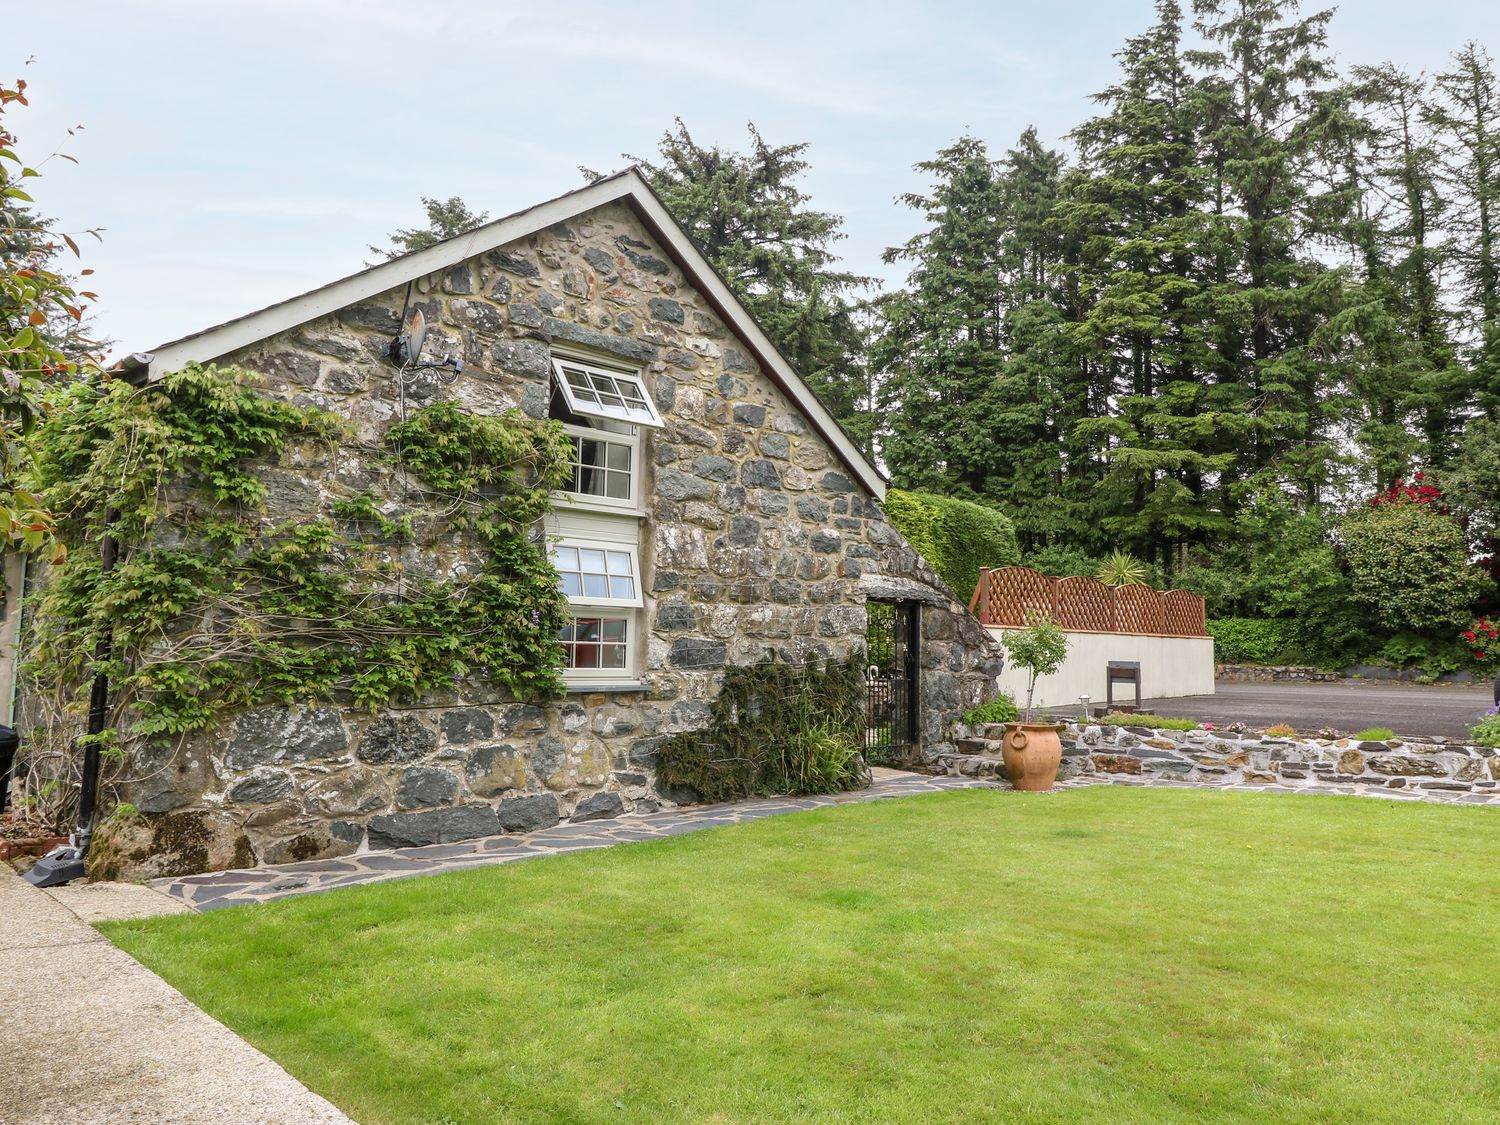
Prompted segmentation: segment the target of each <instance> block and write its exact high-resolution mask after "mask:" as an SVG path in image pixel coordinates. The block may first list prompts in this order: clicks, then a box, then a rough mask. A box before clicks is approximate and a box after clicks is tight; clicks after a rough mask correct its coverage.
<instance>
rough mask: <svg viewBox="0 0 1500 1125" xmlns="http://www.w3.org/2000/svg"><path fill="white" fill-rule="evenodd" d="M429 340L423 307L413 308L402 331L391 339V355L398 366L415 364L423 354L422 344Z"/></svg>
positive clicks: (392, 360)
mask: <svg viewBox="0 0 1500 1125" xmlns="http://www.w3.org/2000/svg"><path fill="white" fill-rule="evenodd" d="M426 341H427V317H425V316H424V315H422V310H421V309H413V310H412V313H411V316H409V317H407V318H406V323H405V324H404V325H402V327H401V332H400V333H399V334H398V335H397V336H396V338H395V339H394V340H392V341H391V346H390V349H389V355H390V357H391V362H392V363H394V364H395V365H396V366H398V367H409V366H411V365H412V364H415V363H416V362H417V360H418V359H419V358H420V357H421V355H422V345H423V344H424V343H425V342H426Z"/></svg>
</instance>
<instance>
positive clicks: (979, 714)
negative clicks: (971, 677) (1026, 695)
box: [963, 691, 1020, 727]
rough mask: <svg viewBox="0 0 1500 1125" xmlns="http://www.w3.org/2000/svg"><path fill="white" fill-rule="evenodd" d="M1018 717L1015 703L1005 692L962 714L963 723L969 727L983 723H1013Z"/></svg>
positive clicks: (1018, 713)
mask: <svg viewBox="0 0 1500 1125" xmlns="http://www.w3.org/2000/svg"><path fill="white" fill-rule="evenodd" d="M1019 715H1020V712H1019V711H1017V710H1016V701H1015V700H1014V699H1012V698H1011V697H1010V695H1009V694H1008V693H1006V692H1003V691H1002V692H1001V693H1000V694H999V695H997V696H995V698H994V699H991V700H990V701H989V702H988V703H981V704H980V705H979V706H978V707H971V708H970V709H969V710H967V711H965V712H964V715H963V722H964V723H965V724H966V725H968V726H971V727H976V726H980V725H982V724H984V723H1013V722H1015V721H1016V718H1017V717H1018V716H1019Z"/></svg>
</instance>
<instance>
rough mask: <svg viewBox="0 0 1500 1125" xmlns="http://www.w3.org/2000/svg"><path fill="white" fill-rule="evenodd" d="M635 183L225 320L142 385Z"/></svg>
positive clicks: (157, 359) (188, 342)
mask: <svg viewBox="0 0 1500 1125" xmlns="http://www.w3.org/2000/svg"><path fill="white" fill-rule="evenodd" d="M636 180H637V176H636V174H635V173H633V172H632V173H629V174H625V175H619V176H611V177H610V178H609V179H607V180H600V181H599V182H598V183H595V184H590V185H589V186H588V187H585V188H579V189H578V190H577V191H575V192H570V193H569V194H567V195H564V196H560V197H558V198H557V199H554V200H551V201H550V202H547V203H542V204H539V205H538V206H536V207H532V208H530V209H529V210H526V211H521V212H518V213H517V214H515V215H509V216H507V217H506V218H503V219H497V220H496V221H495V222H493V223H486V224H485V225H484V226H482V227H475V228H474V229H473V230H471V231H468V232H466V233H464V234H461V235H457V236H456V237H454V238H448V239H444V240H443V241H442V242H439V243H437V244H436V245H435V246H429V247H427V248H426V249H425V250H418V251H416V252H415V253H412V254H406V255H403V256H402V257H400V258H397V259H395V260H394V261H390V262H382V263H381V264H380V265H378V266H375V267H373V268H372V269H368V270H364V271H362V272H360V273H357V274H354V275H353V276H351V277H346V278H344V279H343V280H341V281H335V282H333V283H332V284H330V285H325V286H323V287H322V288H320V289H314V290H313V291H312V292H310V293H304V294H302V295H301V296H300V297H293V298H292V299H291V300H288V301H283V302H281V303H280V304H277V305H272V306H270V307H269V308H264V309H261V310H260V311H259V312H255V313H250V314H249V315H248V316H243V317H240V318H239V319H238V320H231V321H229V322H227V323H225V324H221V325H219V326H218V327H217V328H210V329H208V330H207V331H205V332H200V333H198V334H197V335H195V336H186V337H184V338H182V339H180V340H174V341H172V342H171V343H169V344H163V345H162V346H161V347H159V348H157V349H156V350H155V351H154V352H152V353H151V367H150V372H151V373H150V377H151V378H153V379H157V378H160V377H161V376H162V375H165V374H167V373H168V372H171V371H177V370H179V369H180V368H182V367H185V366H186V365H187V364H189V363H206V362H208V361H209V360H213V359H218V358H219V357H220V356H224V355H228V354H229V353H230V352H235V351H238V350H239V349H240V348H245V347H249V346H250V345H251V344H256V343H259V342H260V341H261V340H265V339H269V338H270V337H272V336H274V335H276V334H277V333H278V332H285V331H286V330H287V329H290V328H296V327H297V326H298V325H299V324H306V323H307V322H308V321H310V320H317V319H318V318H319V317H321V316H327V315H328V314H330V313H334V312H337V311H338V310H339V309H342V308H346V307H348V306H349V305H353V304H358V303H359V302H360V301H365V300H368V299H369V298H371V297H375V296H378V295H379V294H381V293H384V292H386V291H388V290H391V289H395V288H396V287H398V286H401V285H405V284H407V283H408V282H410V281H415V280H416V279H417V278H419V277H426V276H427V275H428V274H431V273H437V272H438V271H439V270H445V269H447V268H448V267H449V266H456V265H458V264H459V263H460V262H464V261H467V260H468V259H470V258H473V257H476V256H478V255H480V254H483V253H484V252H485V251H487V250H494V249H495V248H496V247H499V246H504V245H506V244H507V243H510V242H515V241H516V240H517V239H521V238H525V237H526V236H527V235H530V234H535V233H536V232H537V231H539V230H544V229H545V228H547V227H550V226H552V225H553V224H554V223H560V222H562V221H564V220H566V219H570V218H573V217H574V216H575V215H578V214H580V213H581V212H583V211H591V210H593V209H594V208H596V207H602V206H603V205H604V204H606V203H613V202H615V201H616V200H619V199H623V198H626V197H628V196H631V195H634V194H635V183H636Z"/></svg>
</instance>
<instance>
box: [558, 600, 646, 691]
mask: <svg viewBox="0 0 1500 1125" xmlns="http://www.w3.org/2000/svg"><path fill="white" fill-rule="evenodd" d="M587 617H597V618H601V619H604V620H610V619H615V618H622V619H623V620H624V622H625V666H624V667H623V668H570V667H568V666H567V665H564V666H563V670H562V673H563V683H565V684H567V685H568V686H569V687H578V686H582V685H590V686H592V685H598V686H601V687H602V686H605V685H607V684H620V683H630V684H633V683H635V682H636V677H637V676H638V675H639V673H638V671H637V663H638V661H637V659H636V652H637V651H638V649H639V646H640V639H639V638H638V637H637V636H636V634H637V632H638V631H639V629H640V627H641V611H640V610H638V609H621V608H619V607H613V608H611V607H609V606H596V607H593V608H590V607H588V606H581V605H574V606H571V607H570V609H569V613H568V623H569V624H570V625H571V624H573V623H575V622H577V621H580V620H582V619H583V618H587ZM557 643H558V644H559V645H562V644H565V643H566V642H564V641H563V640H562V639H561V638H559V639H558V642H557ZM584 643H589V642H584Z"/></svg>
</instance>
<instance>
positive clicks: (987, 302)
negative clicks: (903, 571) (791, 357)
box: [874, 136, 1003, 495]
mask: <svg viewBox="0 0 1500 1125" xmlns="http://www.w3.org/2000/svg"><path fill="white" fill-rule="evenodd" d="M916 168H917V170H918V171H920V172H925V173H927V174H928V175H930V176H932V177H934V180H935V182H934V183H933V186H932V188H931V190H930V193H929V194H927V195H921V194H918V193H908V194H906V195H903V196H902V197H901V202H903V203H905V204H906V205H907V206H908V207H911V208H913V209H914V210H916V211H918V212H920V213H921V214H922V216H923V217H924V219H925V220H926V223H927V229H926V230H924V231H923V232H922V233H920V234H918V235H916V236H915V237H913V238H912V239H910V240H909V241H908V242H907V243H906V244H905V245H903V246H898V247H892V248H891V249H889V250H887V251H886V252H885V255H884V257H885V260H886V262H888V263H893V262H898V261H909V262H912V263H913V268H912V271H911V275H910V277H909V278H908V283H907V284H908V287H907V288H906V289H905V290H901V291H898V292H895V293H892V294H890V295H888V296H887V297H886V298H885V299H883V300H882V302H881V304H880V311H881V313H882V316H883V320H884V328H883V331H882V333H881V335H880V338H879V340H878V341H877V343H876V346H875V350H874V360H875V363H876V366H877V368H878V369H879V370H880V371H881V372H882V373H883V378H884V383H883V386H882V388H881V395H882V397H881V405H882V408H883V411H884V413H885V423H886V424H885V428H884V429H883V431H882V433H881V441H880V450H881V454H882V456H883V457H884V460H885V463H886V465H887V467H888V468H889V469H890V471H891V473H892V475H893V476H894V478H895V480H896V483H897V484H898V485H899V486H900V487H902V488H907V489H916V490H926V491H932V492H945V493H958V494H963V493H968V494H971V495H983V494H984V493H985V492H986V489H987V486H988V483H989V478H990V475H991V470H992V467H993V464H994V456H995V452H996V450H995V446H996V441H995V437H994V434H993V433H992V432H991V431H990V430H989V429H988V428H987V427H986V426H985V425H983V423H982V420H981V417H982V416H981V412H980V411H979V410H977V409H976V407H977V406H978V404H979V403H980V402H982V401H983V400H984V399H985V398H986V396H987V395H988V393H989V392H990V390H991V388H992V386H993V384H994V382H995V378H996V376H997V375H998V373H999V371H1000V367H1001V362H1002V355H1001V350H1000V348H1001V339H1002V324H1001V303H1002V297H1003V286H1002V283H1001V279H1000V257H1001V239H1002V233H1003V226H1002V221H1001V213H1002V200H1001V192H1000V185H999V178H998V170H997V166H996V164H995V162H994V161H993V160H992V159H991V158H990V155H989V153H988V151H987V150H986V148H985V145H984V142H982V141H980V140H977V139H976V138H974V137H967V136H965V137H960V138H959V139H958V140H957V141H955V142H954V143H953V144H951V145H949V146H948V147H947V148H945V149H942V150H941V151H939V152H938V153H937V155H936V156H935V157H934V158H933V159H931V160H926V161H923V162H922V163H920V164H918V165H916Z"/></svg>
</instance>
